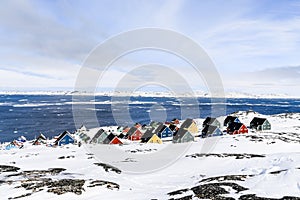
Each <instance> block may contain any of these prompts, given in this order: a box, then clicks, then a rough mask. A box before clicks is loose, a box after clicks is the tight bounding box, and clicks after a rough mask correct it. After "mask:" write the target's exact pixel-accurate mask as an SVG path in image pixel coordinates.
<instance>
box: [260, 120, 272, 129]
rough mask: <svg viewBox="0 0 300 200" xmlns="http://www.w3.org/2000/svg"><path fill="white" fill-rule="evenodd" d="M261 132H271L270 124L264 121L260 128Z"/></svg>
mask: <svg viewBox="0 0 300 200" xmlns="http://www.w3.org/2000/svg"><path fill="white" fill-rule="evenodd" d="M261 130H262V131H263V130H271V124H270V122H269V121H268V120H266V121H265V122H264V123H263V124H262V127H261Z"/></svg>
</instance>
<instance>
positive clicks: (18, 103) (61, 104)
mask: <svg viewBox="0 0 300 200" xmlns="http://www.w3.org/2000/svg"><path fill="white" fill-rule="evenodd" d="M125 100H126V101H125ZM196 101H197V103H195V102H193V101H190V100H189V99H178V98H169V97H130V98H129V99H127V98H125V97H119V98H117V99H112V98H111V97H109V96H97V97H95V98H94V97H86V98H85V97H78V99H75V101H74V99H72V96H68V95H66V96H65V95H62V96H59V95H54V96H51V95H0V142H6V141H11V140H13V139H17V138H18V137H19V136H21V135H24V136H25V137H26V138H27V139H33V138H34V137H35V136H37V135H39V134H40V133H43V134H44V135H46V136H47V137H50V138H51V137H52V136H54V135H58V134H60V133H61V132H63V131H64V130H69V131H70V132H73V131H74V130H76V127H78V126H79V125H82V124H83V125H85V126H86V127H88V128H93V127H96V126H98V125H99V126H110V125H132V123H133V122H139V123H142V124H144V123H149V122H150V121H151V120H172V119H173V118H179V119H180V118H183V117H193V118H199V117H200V118H204V117H207V116H214V115H218V114H220V115H221V114H222V113H225V114H229V113H233V112H236V111H244V110H254V111H256V112H259V113H262V114H268V115H269V114H279V113H290V112H300V99H244V98H242V99H226V100H225V102H224V101H222V102H219V103H218V100H216V99H210V98H198V99H196ZM216 109H220V110H219V111H220V112H213V111H212V110H216ZM73 111H74V112H73ZM74 116H75V118H76V119H75V122H76V123H75V122H74ZM214 117H217V116H214ZM95 120H96V121H95Z"/></svg>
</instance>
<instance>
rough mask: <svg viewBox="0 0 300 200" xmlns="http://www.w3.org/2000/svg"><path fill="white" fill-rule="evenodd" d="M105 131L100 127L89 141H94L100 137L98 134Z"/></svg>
mask: <svg viewBox="0 0 300 200" xmlns="http://www.w3.org/2000/svg"><path fill="white" fill-rule="evenodd" d="M104 132H105V131H104V130H103V129H102V128H101V129H100V130H99V131H98V132H97V133H96V134H95V135H94V137H93V138H92V139H91V141H90V143H92V142H96V140H97V139H98V138H99V137H100V135H102V133H104Z"/></svg>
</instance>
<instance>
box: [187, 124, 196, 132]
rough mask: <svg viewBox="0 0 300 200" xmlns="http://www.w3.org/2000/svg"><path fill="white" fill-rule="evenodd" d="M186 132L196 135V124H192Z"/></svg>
mask: <svg viewBox="0 0 300 200" xmlns="http://www.w3.org/2000/svg"><path fill="white" fill-rule="evenodd" d="M188 131H189V132H190V133H194V134H195V133H198V127H197V124H196V123H192V124H191V125H190V127H189V128H188Z"/></svg>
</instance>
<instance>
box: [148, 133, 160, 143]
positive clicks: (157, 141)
mask: <svg viewBox="0 0 300 200" xmlns="http://www.w3.org/2000/svg"><path fill="white" fill-rule="evenodd" d="M147 143H157V144H162V140H161V139H160V138H159V137H158V136H157V135H156V134H154V135H152V137H151V138H150V139H149V140H148V142H147Z"/></svg>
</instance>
